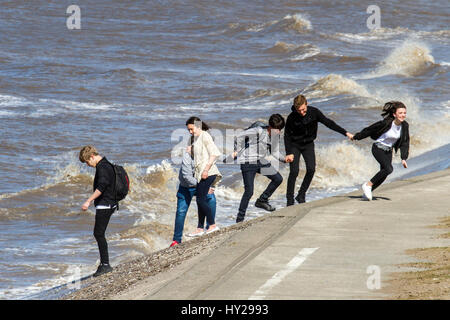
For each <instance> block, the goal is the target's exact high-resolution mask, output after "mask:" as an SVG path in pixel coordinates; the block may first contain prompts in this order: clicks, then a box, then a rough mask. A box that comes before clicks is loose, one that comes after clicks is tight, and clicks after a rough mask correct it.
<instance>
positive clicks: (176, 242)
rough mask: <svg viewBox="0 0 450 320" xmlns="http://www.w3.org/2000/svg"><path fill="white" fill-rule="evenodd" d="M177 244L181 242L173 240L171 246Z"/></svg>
mask: <svg viewBox="0 0 450 320" xmlns="http://www.w3.org/2000/svg"><path fill="white" fill-rule="evenodd" d="M177 244H180V243H179V242H178V241H177V240H173V242H172V244H171V245H170V247H169V248H171V247H175V246H176V245H177Z"/></svg>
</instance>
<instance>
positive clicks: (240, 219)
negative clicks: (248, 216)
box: [236, 213, 245, 223]
mask: <svg viewBox="0 0 450 320" xmlns="http://www.w3.org/2000/svg"><path fill="white" fill-rule="evenodd" d="M244 218H245V215H242V214H240V213H238V215H237V217H236V223H239V222H242V221H244Z"/></svg>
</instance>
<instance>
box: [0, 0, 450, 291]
mask: <svg viewBox="0 0 450 320" xmlns="http://www.w3.org/2000/svg"><path fill="white" fill-rule="evenodd" d="M374 6H375V9H373V8H374ZM0 8H1V10H0V226H1V227H0V299H40V297H42V296H40V294H42V293H44V292H46V291H47V290H49V289H51V288H54V287H57V286H60V285H63V284H65V283H68V282H70V281H73V280H74V279H77V278H83V277H86V276H88V275H90V274H92V273H93V272H94V271H95V270H96V268H97V265H98V263H99V253H98V248H97V244H96V242H95V239H94V237H93V226H94V218H95V208H94V207H93V206H91V207H90V208H89V210H88V211H86V212H84V211H82V210H81V206H82V205H83V203H84V201H85V200H86V199H87V198H88V197H89V195H90V194H91V193H92V182H93V177H94V174H95V169H92V168H88V167H87V166H86V165H85V164H82V163H81V162H80V161H79V160H78V153H79V151H80V149H81V148H82V147H83V146H85V145H89V144H91V145H94V146H95V147H96V148H97V149H98V150H99V152H100V154H101V155H103V156H106V157H107V158H108V159H109V160H110V161H112V162H114V163H117V164H121V165H123V166H124V167H125V169H126V170H127V172H128V174H129V177H130V180H131V190H130V193H129V195H128V196H127V198H126V199H125V200H124V201H122V202H121V204H120V210H119V211H118V212H116V213H114V215H113V216H112V218H111V222H110V224H109V226H108V229H107V239H108V245H109V252H110V260H111V264H112V265H113V267H114V265H117V264H120V263H123V262H125V261H130V260H132V259H133V258H136V257H139V256H142V255H145V254H149V253H152V252H155V251H157V250H160V249H163V248H167V247H168V246H169V245H170V243H171V240H172V235H173V227H174V219H175V211H176V199H177V198H176V193H177V187H178V170H179V164H180V162H179V159H180V152H182V151H183V150H184V147H185V146H186V144H187V141H188V137H189V133H188V131H187V130H186V126H185V122H186V120H187V119H188V118H189V117H191V116H198V117H199V118H201V119H202V121H204V122H206V123H207V124H208V125H209V126H210V127H211V128H212V130H211V132H212V135H213V137H214V139H215V142H216V144H217V145H218V147H219V149H220V150H221V151H222V152H223V154H224V155H225V154H228V153H230V152H231V151H232V145H233V143H232V138H229V137H230V135H231V137H232V135H233V132H236V130H242V129H244V128H246V127H248V126H249V125H250V124H252V123H253V122H255V121H267V120H268V118H269V116H270V115H271V114H273V113H280V114H282V115H283V116H285V117H287V115H288V114H289V113H290V111H291V106H292V102H293V98H294V97H295V96H296V95H298V94H303V95H305V96H306V98H307V99H308V103H309V105H312V106H315V107H317V108H319V109H320V110H321V111H322V112H323V113H324V114H325V115H326V116H327V117H329V118H331V119H333V120H334V121H335V122H336V123H338V124H339V125H340V126H342V127H344V128H345V129H346V130H347V131H349V132H352V133H356V132H358V131H360V130H361V129H363V128H364V127H366V126H368V125H370V124H372V123H374V122H376V121H378V120H381V116H380V114H381V109H382V106H383V105H384V103H385V102H387V101H390V100H399V101H402V102H403V103H404V104H405V105H406V106H407V121H408V122H409V125H410V135H411V147H410V158H409V160H408V168H407V169H404V168H403V167H402V166H401V165H400V157H399V154H396V155H395V156H394V160H393V162H394V172H393V174H392V175H391V176H389V179H388V180H387V182H389V181H394V180H398V179H402V178H407V177H412V176H415V175H420V174H424V173H429V172H433V171H438V170H444V169H446V168H448V167H449V165H450V160H449V159H450V144H449V143H450V139H449V138H450V90H449V89H450V88H449V74H450V73H449V72H450V50H449V45H450V29H449V25H450V23H449V22H450V20H449V16H450V7H449V3H448V1H446V0H437V1H425V0H411V1H381V0H378V1H376V2H374V1H350V0H336V1H322V0H318V1H294V0H277V1H259V0H247V1H240V0H229V1H218V0H216V1H206V0H171V1H163V0H159V1H158V0H153V1H130V0H120V1H118V0H108V1H106V0H70V1H67V0H59V1H56V0H46V1H42V0H34V1H0ZM74 8H75V9H74ZM371 144H372V141H371V140H370V138H368V139H365V140H362V141H358V142H352V141H349V140H348V139H347V138H346V137H344V136H342V135H341V134H339V133H336V132H334V131H332V130H330V129H328V128H326V127H325V126H323V125H322V124H319V131H318V138H317V140H316V141H315V148H316V157H317V168H316V173H315V176H314V179H313V182H312V185H311V188H310V190H309V193H308V194H307V201H313V200H317V199H321V198H325V197H330V196H334V195H339V194H344V193H347V192H350V191H355V190H358V189H360V185H361V184H362V183H363V182H365V181H367V180H368V179H370V178H371V177H372V176H373V175H374V174H375V173H376V172H377V170H378V164H377V162H376V161H375V160H374V158H373V156H372V154H371V151H370V150H371ZM283 149H284V148H282V150H283ZM218 168H219V170H220V171H221V173H222V175H223V179H222V181H221V183H220V184H219V185H218V187H217V188H216V196H217V213H216V221H217V224H218V225H219V226H220V227H226V226H229V225H232V224H234V223H235V218H236V214H237V208H238V206H239V201H240V198H241V196H242V193H243V191H244V189H243V182H242V176H241V173H240V168H239V165H238V164H234V163H231V164H224V163H221V162H219V164H218ZM280 172H281V174H282V176H283V177H284V181H283V184H282V185H281V186H280V187H279V188H278V189H277V191H276V192H275V194H274V195H273V197H272V198H271V203H272V204H273V205H274V206H275V207H276V208H277V209H281V208H283V207H285V206H286V199H285V192H286V181H287V176H288V173H289V168H288V166H287V165H286V164H280ZM304 173H305V166H304V163H303V160H302V162H301V164H300V174H299V177H298V179H297V188H298V187H299V185H300V184H301V181H302V177H303V175H304ZM268 181H269V180H268V179H267V178H265V177H264V176H257V178H256V182H255V195H254V197H253V199H252V201H251V202H250V206H249V209H248V212H247V219H253V218H256V217H260V216H263V215H264V214H266V212H265V211H261V210H260V209H258V208H255V207H254V200H256V198H257V196H258V195H259V193H261V192H262V191H263V190H264V189H265V187H266V186H267V184H268ZM424 214H426V212H424ZM196 221H197V208H196V204H195V202H193V203H192V205H191V208H190V209H189V213H188V217H187V219H186V224H185V232H188V231H192V230H194V229H195V227H196ZM184 241H189V238H185V239H184Z"/></svg>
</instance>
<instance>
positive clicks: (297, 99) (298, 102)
mask: <svg viewBox="0 0 450 320" xmlns="http://www.w3.org/2000/svg"><path fill="white" fill-rule="evenodd" d="M305 103H306V104H308V101H306V98H305V96H304V95H302V94H299V95H298V96H296V97H295V98H294V107H295V108H298V107H300V106H302V105H304V104H305Z"/></svg>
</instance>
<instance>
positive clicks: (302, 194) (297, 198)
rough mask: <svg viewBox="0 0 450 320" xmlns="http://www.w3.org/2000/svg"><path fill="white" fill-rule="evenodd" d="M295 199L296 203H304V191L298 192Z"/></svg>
mask: <svg viewBox="0 0 450 320" xmlns="http://www.w3.org/2000/svg"><path fill="white" fill-rule="evenodd" d="M295 200H297V202H298V203H305V202H306V201H305V194H304V193H299V194H298V195H297V196H296V197H295Z"/></svg>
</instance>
